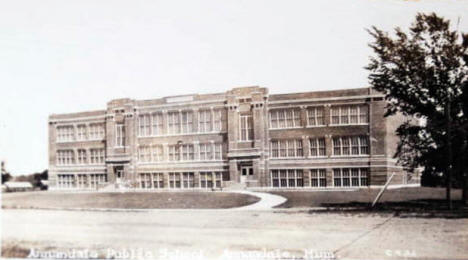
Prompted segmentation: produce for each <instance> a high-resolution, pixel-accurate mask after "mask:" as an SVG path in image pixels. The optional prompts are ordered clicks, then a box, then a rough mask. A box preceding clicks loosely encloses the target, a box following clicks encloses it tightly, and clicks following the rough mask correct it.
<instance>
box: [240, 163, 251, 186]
mask: <svg viewBox="0 0 468 260" xmlns="http://www.w3.org/2000/svg"><path fill="white" fill-rule="evenodd" d="M249 176H253V167H252V166H241V175H240V181H241V183H245V182H246V181H247V178H248V177H249Z"/></svg>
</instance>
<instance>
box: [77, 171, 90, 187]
mask: <svg viewBox="0 0 468 260" xmlns="http://www.w3.org/2000/svg"><path fill="white" fill-rule="evenodd" d="M76 179H77V180H76V182H77V187H78V188H80V189H84V188H88V176H87V175H86V174H78V175H77V176H76Z"/></svg>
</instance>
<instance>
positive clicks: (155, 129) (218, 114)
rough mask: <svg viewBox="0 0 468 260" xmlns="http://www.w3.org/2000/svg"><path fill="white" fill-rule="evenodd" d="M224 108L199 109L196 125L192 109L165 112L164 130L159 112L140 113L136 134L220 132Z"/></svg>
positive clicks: (161, 115)
mask: <svg viewBox="0 0 468 260" xmlns="http://www.w3.org/2000/svg"><path fill="white" fill-rule="evenodd" d="M223 113H224V110H221V109H215V110H200V111H198V113H197V115H198V117H197V119H198V120H197V121H198V123H197V125H195V124H194V113H193V111H173V112H168V113H167V130H166V131H164V117H163V114H162V113H161V112H157V113H152V114H142V115H139V117H138V126H139V127H138V129H139V130H138V136H158V135H164V134H168V135H171V134H185V133H210V132H220V131H223V130H225V129H224V128H223V125H224V124H225V123H224V118H225V116H223Z"/></svg>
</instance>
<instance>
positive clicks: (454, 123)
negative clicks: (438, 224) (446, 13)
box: [366, 13, 468, 207]
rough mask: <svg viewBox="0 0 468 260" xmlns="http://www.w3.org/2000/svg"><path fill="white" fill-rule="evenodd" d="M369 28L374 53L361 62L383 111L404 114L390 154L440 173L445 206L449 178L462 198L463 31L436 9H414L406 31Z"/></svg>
mask: <svg viewBox="0 0 468 260" xmlns="http://www.w3.org/2000/svg"><path fill="white" fill-rule="evenodd" d="M368 32H369V33H370V35H371V36H372V37H373V40H374V41H373V42H372V43H370V44H369V46H370V47H371V48H372V50H373V51H374V53H375V56H373V57H371V58H370V63H369V65H368V66H367V67H366V69H367V70H369V71H370V74H369V81H370V84H371V86H372V87H374V88H375V89H376V90H378V91H381V92H382V93H384V94H385V98H386V100H387V101H388V105H387V112H386V114H385V115H386V116H389V115H393V114H395V113H402V114H403V115H405V116H407V117H408V120H407V121H406V122H405V123H403V124H402V125H400V126H399V127H398V129H397V135H398V136H399V137H400V142H399V145H398V149H397V152H396V154H395V157H398V161H399V163H400V164H401V165H403V166H405V167H407V168H409V169H410V170H411V171H414V169H416V168H418V167H423V174H430V175H437V174H444V176H445V177H446V178H445V185H446V187H447V200H448V202H449V207H451V199H450V187H451V185H452V184H455V185H459V186H462V187H463V201H464V202H465V203H466V201H467V200H468V189H467V183H468V180H467V172H466V171H467V170H468V76H467V75H468V65H467V64H468V34H465V33H459V32H458V31H457V30H453V29H451V27H450V21H448V20H445V19H444V18H442V17H439V16H437V15H436V14H435V13H432V14H417V16H416V19H415V22H414V23H413V24H412V25H411V26H410V28H409V32H404V31H403V30H401V29H400V28H398V27H397V28H395V35H393V36H390V35H389V34H388V33H386V32H383V31H382V30H379V29H377V28H376V27H372V28H371V29H370V30H368ZM420 120H423V121H425V123H424V124H418V123H417V122H418V121H420ZM450 155H453V156H450ZM451 173H453V175H454V176H453V177H454V178H452V174H451Z"/></svg>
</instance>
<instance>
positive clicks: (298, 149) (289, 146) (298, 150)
mask: <svg viewBox="0 0 468 260" xmlns="http://www.w3.org/2000/svg"><path fill="white" fill-rule="evenodd" d="M271 156H272V158H287V157H292V158H295V157H303V156H304V152H303V148H302V140H301V139H290V140H273V141H271Z"/></svg>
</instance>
